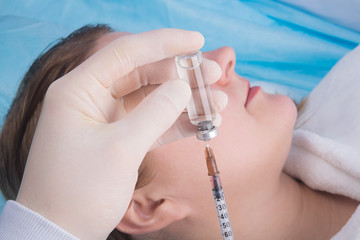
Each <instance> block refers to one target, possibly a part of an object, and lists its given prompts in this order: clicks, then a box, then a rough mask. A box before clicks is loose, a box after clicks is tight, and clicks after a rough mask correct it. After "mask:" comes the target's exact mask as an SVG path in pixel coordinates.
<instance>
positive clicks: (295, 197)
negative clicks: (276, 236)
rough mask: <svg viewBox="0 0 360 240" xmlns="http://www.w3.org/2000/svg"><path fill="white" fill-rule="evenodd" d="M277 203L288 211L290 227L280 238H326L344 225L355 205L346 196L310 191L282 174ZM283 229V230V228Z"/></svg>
mask: <svg viewBox="0 0 360 240" xmlns="http://www.w3.org/2000/svg"><path fill="white" fill-rule="evenodd" d="M280 181H281V183H280V186H281V187H280V190H279V191H280V196H281V197H282V199H280V203H281V202H283V204H282V206H287V207H288V209H291V210H290V211H287V210H285V211H284V209H282V211H284V212H287V213H289V215H290V216H292V220H290V223H292V224H291V225H292V226H291V227H289V228H287V229H288V231H287V232H286V231H283V233H284V234H286V235H284V236H283V238H282V239H299V240H300V239H317V240H321V239H324V240H325V239H330V238H331V237H332V236H334V235H335V234H336V233H337V232H338V231H340V229H341V228H342V227H343V226H344V225H345V224H346V222H347V221H348V220H349V218H350V217H351V215H352V214H353V213H354V211H355V209H356V207H357V206H358V204H359V203H358V202H356V201H354V200H351V199H349V198H346V197H342V196H338V195H333V194H329V193H325V192H320V191H314V190H312V189H309V188H308V187H306V186H305V185H304V184H302V183H299V182H296V181H295V180H294V179H292V178H290V177H288V176H287V175H285V174H283V176H282V177H281V180H280ZM283 229H284V228H283Z"/></svg>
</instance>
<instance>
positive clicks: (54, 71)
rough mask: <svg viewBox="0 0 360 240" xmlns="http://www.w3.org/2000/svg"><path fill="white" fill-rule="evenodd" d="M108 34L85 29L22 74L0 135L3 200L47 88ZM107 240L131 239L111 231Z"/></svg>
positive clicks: (18, 171)
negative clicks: (22, 76)
mask: <svg viewBox="0 0 360 240" xmlns="http://www.w3.org/2000/svg"><path fill="white" fill-rule="evenodd" d="M112 31H113V30H112V29H111V28H110V27H109V26H107V25H103V24H100V25H86V26H84V27H82V28H80V29H78V30H76V31H74V32H73V33H71V34H70V35H69V36H68V37H66V38H62V39H60V40H59V42H58V43H57V44H55V45H54V46H53V47H51V48H50V49H48V50H47V51H44V52H43V53H41V54H40V56H39V57H38V58H37V59H36V60H35V61H34V62H33V64H32V65H31V67H30V68H29V70H28V72H27V73H26V74H25V76H24V78H23V80H22V82H21V83H20V86H19V88H18V91H17V93H16V96H15V98H14V100H13V102H12V105H11V107H10V109H9V111H8V113H7V116H6V118H5V121H4V125H3V128H2V130H1V134H0V188H1V191H2V193H3V195H4V197H5V198H6V199H12V200H15V199H16V196H17V193H18V191H19V188H20V183H21V179H22V176H23V173H24V168H25V164H26V160H27V156H28V153H29V150H30V146H31V142H32V139H33V136H34V132H35V129H36V125H37V122H38V119H39V116H40V112H41V108H42V104H43V100H44V96H45V93H46V91H47V89H48V87H49V86H50V84H51V83H52V82H54V81H56V80H57V79H58V78H60V77H62V76H63V75H65V74H66V73H68V72H70V71H71V70H72V69H74V68H76V67H77V66H78V65H80V64H81V63H82V62H83V61H85V60H86V59H87V58H88V57H90V55H91V54H92V53H93V51H94V49H95V47H96V41H97V40H98V39H99V38H100V37H101V36H103V35H105V34H107V33H110V32H112ZM144 169H145V167H144V166H143V165H142V166H141V167H140V169H139V179H138V183H137V186H136V187H137V188H139V187H141V186H144V185H146V183H145V182H144V181H145V178H144ZM108 239H111V240H115V239H117V240H120V239H123V240H126V239H128V240H129V239H132V238H131V236H130V235H127V234H124V233H121V232H119V231H117V230H114V231H113V232H112V233H111V235H110V236H109V238H108Z"/></svg>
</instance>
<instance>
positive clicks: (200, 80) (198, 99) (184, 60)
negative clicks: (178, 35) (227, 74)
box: [175, 51, 217, 141]
mask: <svg viewBox="0 0 360 240" xmlns="http://www.w3.org/2000/svg"><path fill="white" fill-rule="evenodd" d="M175 62H176V66H177V70H178V74H179V78H180V79H183V80H186V81H187V82H188V83H189V85H190V87H191V99H190V102H189V104H188V106H187V111H188V114H189V118H190V121H191V123H192V124H194V125H196V126H197V127H198V134H197V138H198V139H200V140H205V141H206V140H209V139H210V138H213V137H215V136H216V135H217V128H216V127H215V126H214V125H213V121H214V120H215V117H216V112H215V107H214V102H213V99H212V95H211V89H210V85H209V83H208V81H207V78H206V72H205V66H204V63H203V57H202V54H201V52H200V51H196V52H193V53H191V54H188V55H181V56H176V57H175Z"/></svg>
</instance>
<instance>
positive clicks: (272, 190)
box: [98, 33, 358, 240]
mask: <svg viewBox="0 0 360 240" xmlns="http://www.w3.org/2000/svg"><path fill="white" fill-rule="evenodd" d="M123 34H124V33H111V34H107V35H106V36H104V37H102V38H101V39H100V40H99V43H98V48H101V47H103V46H105V45H106V44H107V43H108V42H110V41H111V40H113V39H114V38H116V37H119V36H121V35H123ZM125 34H126V33H125ZM204 56H205V57H207V58H209V59H211V60H214V61H216V62H218V64H219V65H220V67H221V69H222V72H223V74H222V76H221V79H220V80H219V81H218V82H217V84H216V85H213V86H212V88H213V89H215V90H216V89H217V90H221V91H223V92H225V93H226V94H227V96H228V106H227V107H226V109H225V110H224V111H222V113H221V116H222V123H221V125H220V126H219V135H218V136H217V137H216V138H215V139H213V140H211V141H210V145H211V146H212V148H213V151H214V154H215V157H216V159H217V165H218V168H219V170H220V173H221V174H220V176H221V179H222V183H223V187H224V191H225V194H226V201H227V206H228V209H229V213H230V219H231V222H232V229H233V232H234V236H235V238H236V239H277V240H278V239H330V238H331V236H333V235H334V234H335V233H336V232H338V231H339V230H340V229H341V227H342V226H343V225H344V224H345V223H346V221H347V220H348V219H349V218H350V216H351V214H352V213H353V212H354V211H355V208H356V207H357V205H358V203H357V202H356V201H353V200H351V199H348V198H345V197H341V196H336V195H331V194H328V193H322V192H317V191H313V190H311V189H309V188H307V187H306V186H304V185H303V184H302V183H300V182H297V181H295V180H294V179H292V178H291V177H289V176H288V175H287V174H285V173H284V172H282V168H283V166H284V163H285V161H286V158H287V155H288V151H289V148H290V145H291V139H292V129H293V127H294V124H295V121H296V107H295V106H294V104H293V102H292V100H291V99H289V98H288V97H286V96H282V95H272V94H267V93H265V92H264V91H263V90H262V89H261V88H259V87H254V88H249V82H248V81H247V80H246V79H243V78H241V77H240V76H238V75H237V74H236V73H235V72H234V63H235V54H234V52H233V50H232V49H230V48H220V49H217V50H215V51H211V52H207V53H204ZM129 110H131V109H130V107H129ZM204 146H205V143H203V142H200V141H198V140H196V138H195V137H191V138H186V139H183V140H180V141H177V142H174V143H171V144H168V145H164V146H161V147H158V148H156V149H155V150H153V151H151V152H150V153H149V154H148V155H149V157H148V159H147V161H151V162H152V165H153V166H154V168H155V174H154V176H153V179H152V181H151V182H150V183H149V184H148V185H147V186H145V187H143V188H141V189H139V190H136V191H135V193H134V195H133V199H132V202H131V204H130V206H129V209H128V211H127V213H126V214H125V217H124V219H123V220H122V222H121V223H120V224H119V226H118V229H119V230H122V231H124V232H128V233H131V234H134V235H135V236H136V239H210V240H211V239H220V238H221V235H220V234H221V233H220V229H219V223H218V219H217V213H216V209H215V207H214V201H213V197H212V194H211V190H210V183H209V178H208V177H207V176H206V175H207V169H206V164H205V159H204V153H203V152H204ZM204 226H206V227H204Z"/></svg>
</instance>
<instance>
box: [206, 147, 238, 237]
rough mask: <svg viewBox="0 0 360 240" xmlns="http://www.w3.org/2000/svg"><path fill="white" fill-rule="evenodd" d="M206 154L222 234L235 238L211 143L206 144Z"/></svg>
mask: <svg viewBox="0 0 360 240" xmlns="http://www.w3.org/2000/svg"><path fill="white" fill-rule="evenodd" d="M205 156H206V165H207V169H208V175H209V176H210V182H211V189H212V193H213V196H214V200H215V205H216V210H217V213H218V218H219V222H220V228H221V232H222V236H223V239H224V240H233V239H234V236H233V231H232V228H231V223H230V218H229V213H228V208H227V205H226V202H225V195H224V190H223V187H222V184H221V180H220V175H219V173H220V172H219V170H218V169H217V166H216V161H215V156H214V153H213V151H212V149H211V148H210V146H209V144H206V148H205Z"/></svg>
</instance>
